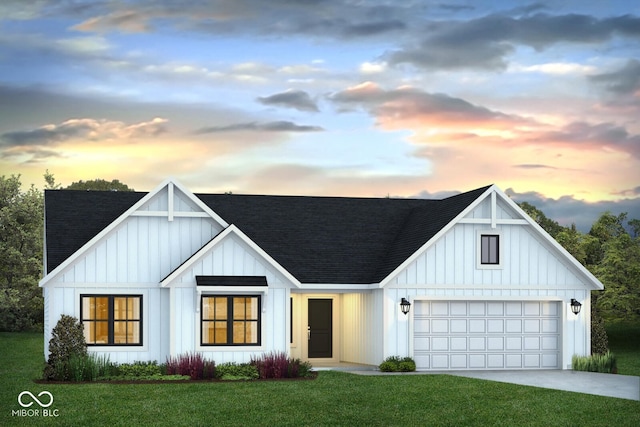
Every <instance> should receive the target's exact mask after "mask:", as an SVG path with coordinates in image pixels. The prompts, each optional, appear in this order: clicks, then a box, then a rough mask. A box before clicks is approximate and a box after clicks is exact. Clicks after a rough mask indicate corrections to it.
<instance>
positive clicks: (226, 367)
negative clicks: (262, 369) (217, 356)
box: [216, 362, 260, 380]
mask: <svg viewBox="0 0 640 427" xmlns="http://www.w3.org/2000/svg"><path fill="white" fill-rule="evenodd" d="M216 378H219V379H221V380H257V379H258V378H260V374H259V373H258V368H257V367H256V366H254V365H251V364H249V363H241V364H238V363H235V362H227V363H223V364H221V365H218V366H216Z"/></svg>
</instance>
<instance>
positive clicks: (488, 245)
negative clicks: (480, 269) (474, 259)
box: [480, 234, 500, 265]
mask: <svg viewBox="0 0 640 427" xmlns="http://www.w3.org/2000/svg"><path fill="white" fill-rule="evenodd" d="M480 243H481V249H480V250H481V258H480V262H481V263H482V264H493V265H495V264H499V263H500V255H499V254H500V236H498V235H496V234H483V235H482V236H481V240H480Z"/></svg>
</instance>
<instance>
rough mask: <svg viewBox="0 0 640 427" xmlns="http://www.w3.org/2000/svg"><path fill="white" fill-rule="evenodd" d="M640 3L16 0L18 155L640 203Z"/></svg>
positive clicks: (8, 163)
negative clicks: (497, 189)
mask: <svg viewBox="0 0 640 427" xmlns="http://www.w3.org/2000/svg"><path fill="white" fill-rule="evenodd" d="M639 118H640V3H638V2H632V1H628V0H619V1H604V0H603V1H595V0H593V1H589V0H587V1H585V0H581V1H573V0H563V1H555V0H550V1H541V2H518V1H510V2H506V1H490V0H469V1H464V0H460V1H457V0H456V1H451V2H448V1H447V0H440V1H393V0H388V1H382V0H371V1H366V0H362V1H360V0H269V1H265V0H229V1H222V0H198V1H183V0H173V1H171V0H160V1H157V0H153V1H151V0H149V1H146V0H131V1H127V0H117V1H116V0H94V1H82V0H28V1H27V0H2V1H1V2H0V175H6V176H9V175H11V174H20V175H21V176H22V182H23V184H25V185H30V184H32V183H33V184H35V185H36V187H39V188H42V187H43V186H44V179H43V177H42V176H43V174H44V172H45V170H47V169H48V170H49V171H50V172H51V173H53V174H54V176H55V178H56V180H57V182H59V183H60V184H62V185H63V186H65V185H68V184H70V183H71V182H74V181H78V180H89V179H95V178H102V179H107V180H111V179H119V180H120V181H122V182H124V183H126V184H128V185H129V186H131V187H133V188H135V189H136V190H139V191H149V190H152V189H153V188H155V187H156V186H157V185H158V184H159V183H160V182H161V181H163V180H164V179H165V178H167V177H169V176H171V177H175V178H176V179H178V180H179V181H180V182H181V183H183V184H184V185H185V186H186V187H187V188H189V189H190V190H192V191H194V192H209V193H217V192H228V191H231V192H233V193H242V194H295V195H313V196H324V195H332V196H363V197H385V196H391V197H437V198H439V197H443V196H448V195H451V194H455V193H456V192H460V191H467V190H471V189H474V188H478V187H481V186H484V185H488V184H492V183H495V184H497V185H498V186H499V187H500V188H502V189H503V190H505V191H506V192H507V194H509V195H510V196H511V197H512V198H513V199H514V200H515V201H529V202H530V203H533V204H535V205H536V206H537V207H538V208H540V209H542V210H543V211H544V212H545V213H546V214H547V216H549V217H551V218H553V219H555V220H557V221H559V222H560V223H561V224H562V225H570V224H571V223H576V224H577V225H578V226H579V227H580V228H581V229H583V231H588V227H589V225H590V224H591V222H593V221H594V220H595V219H596V218H597V216H598V215H599V214H600V213H601V212H604V211H606V210H609V211H612V212H614V213H620V212H629V216H630V217H635V218H640V121H639Z"/></svg>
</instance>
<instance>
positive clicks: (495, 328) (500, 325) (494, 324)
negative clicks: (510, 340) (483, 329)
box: [487, 319, 504, 334]
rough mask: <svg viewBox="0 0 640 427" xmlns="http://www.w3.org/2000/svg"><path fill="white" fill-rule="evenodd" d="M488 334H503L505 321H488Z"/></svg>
mask: <svg viewBox="0 0 640 427" xmlns="http://www.w3.org/2000/svg"><path fill="white" fill-rule="evenodd" d="M487 332H488V333H490V334H501V333H503V332H504V320H502V319H487Z"/></svg>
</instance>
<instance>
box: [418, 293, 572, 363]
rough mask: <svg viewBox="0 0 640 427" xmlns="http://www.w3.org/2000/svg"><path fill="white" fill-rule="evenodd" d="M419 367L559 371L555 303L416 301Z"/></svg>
mask: <svg viewBox="0 0 640 427" xmlns="http://www.w3.org/2000/svg"><path fill="white" fill-rule="evenodd" d="M414 310H415V311H414V316H413V321H414V337H413V340H414V341H413V343H414V347H413V348H414V359H415V361H416V366H417V369H419V370H453V369H558V368H560V360H561V354H560V350H561V342H562V341H561V339H560V332H561V323H560V311H561V310H560V304H559V303H558V302H551V301H416V302H415V304H414Z"/></svg>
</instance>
